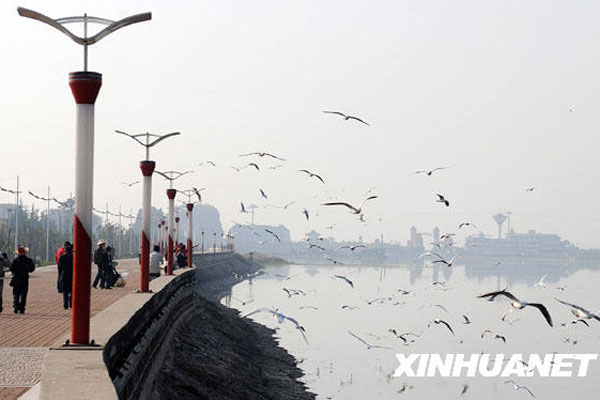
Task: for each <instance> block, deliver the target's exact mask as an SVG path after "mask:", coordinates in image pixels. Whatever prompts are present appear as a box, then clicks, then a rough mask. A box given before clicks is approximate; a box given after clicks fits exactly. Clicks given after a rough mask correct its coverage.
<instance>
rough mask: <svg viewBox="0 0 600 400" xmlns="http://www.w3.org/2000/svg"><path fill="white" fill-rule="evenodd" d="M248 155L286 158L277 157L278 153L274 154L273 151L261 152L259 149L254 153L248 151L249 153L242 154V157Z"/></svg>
mask: <svg viewBox="0 0 600 400" xmlns="http://www.w3.org/2000/svg"><path fill="white" fill-rule="evenodd" d="M246 156H259V157H264V156H267V157H271V158H274V159H276V160H280V161H285V159H284V158H281V157H277V156H276V155H273V154H271V153H263V152H259V151H255V152H254V153H248V154H240V157H246Z"/></svg>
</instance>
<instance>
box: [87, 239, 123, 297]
mask: <svg viewBox="0 0 600 400" xmlns="http://www.w3.org/2000/svg"><path fill="white" fill-rule="evenodd" d="M114 258H115V249H114V247H111V246H108V247H107V246H106V242H105V241H104V240H100V241H98V244H97V247H96V250H94V264H96V267H97V268H98V272H97V273H96V277H95V278H94V282H93V283H92V287H93V288H94V289H98V283H100V289H112V288H113V287H114V286H115V284H116V283H117V281H118V280H119V278H120V274H119V273H118V272H117V270H116V269H115V267H116V266H117V262H116V261H114Z"/></svg>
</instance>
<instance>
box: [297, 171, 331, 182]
mask: <svg viewBox="0 0 600 400" xmlns="http://www.w3.org/2000/svg"><path fill="white" fill-rule="evenodd" d="M298 171H299V172H304V173H305V174H308V177H309V178H312V177H315V178H317V179H318V180H320V181H321V182H322V183H323V184H324V183H325V181H324V180H323V178H321V177H320V176H319V175H317V174H313V173H312V172H310V171H309V170H307V169H299V170H298Z"/></svg>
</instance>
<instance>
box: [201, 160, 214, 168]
mask: <svg viewBox="0 0 600 400" xmlns="http://www.w3.org/2000/svg"><path fill="white" fill-rule="evenodd" d="M203 164H210V165H212V166H213V167H216V166H217V165H216V164H215V163H214V162H212V161H206V162H201V163H200V164H198V166H200V167H201V166H202V165H203Z"/></svg>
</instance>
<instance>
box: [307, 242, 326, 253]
mask: <svg viewBox="0 0 600 400" xmlns="http://www.w3.org/2000/svg"><path fill="white" fill-rule="evenodd" d="M308 246H309V247H308V248H309V249H312V248H313V247H316V248H317V249H319V250H323V251H325V249H324V248H323V247H321V246H319V245H318V244H312V243H310V244H309V245H308Z"/></svg>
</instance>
